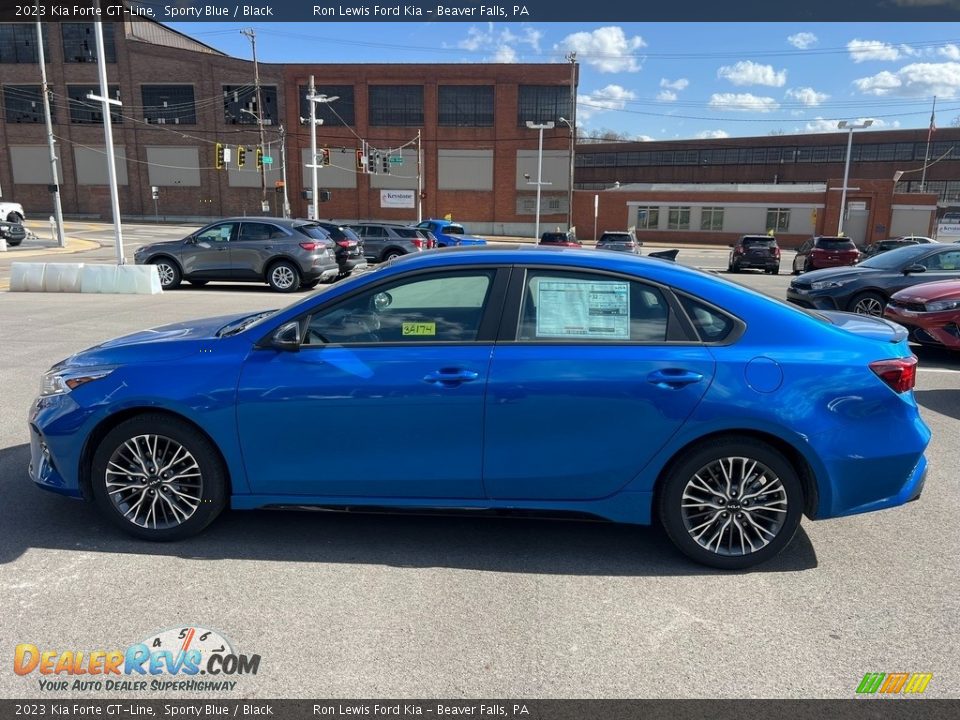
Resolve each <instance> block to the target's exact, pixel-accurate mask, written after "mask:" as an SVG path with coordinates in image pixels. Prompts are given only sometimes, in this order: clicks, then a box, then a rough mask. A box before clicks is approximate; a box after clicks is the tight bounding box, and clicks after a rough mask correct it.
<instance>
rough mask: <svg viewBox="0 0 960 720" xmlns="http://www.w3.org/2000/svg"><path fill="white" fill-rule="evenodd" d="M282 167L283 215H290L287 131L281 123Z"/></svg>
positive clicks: (285, 216)
mask: <svg viewBox="0 0 960 720" xmlns="http://www.w3.org/2000/svg"><path fill="white" fill-rule="evenodd" d="M279 132H280V169H281V170H282V171H283V178H282V179H283V217H284V218H288V217H290V196H289V195H288V194H287V131H286V130H285V129H284V127H283V123H281V124H280V130H279Z"/></svg>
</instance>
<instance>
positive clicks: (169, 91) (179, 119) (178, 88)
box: [140, 85, 197, 125]
mask: <svg viewBox="0 0 960 720" xmlns="http://www.w3.org/2000/svg"><path fill="white" fill-rule="evenodd" d="M140 93H141V97H142V98H143V119H144V120H146V121H147V122H148V123H154V124H157V125H165V124H170V125H196V124H197V107H196V105H195V104H194V99H193V85H143V86H142V87H141V88H140Z"/></svg>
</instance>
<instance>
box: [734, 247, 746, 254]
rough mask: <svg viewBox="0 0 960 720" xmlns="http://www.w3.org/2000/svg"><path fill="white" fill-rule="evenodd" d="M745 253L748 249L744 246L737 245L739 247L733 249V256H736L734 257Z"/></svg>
mask: <svg viewBox="0 0 960 720" xmlns="http://www.w3.org/2000/svg"><path fill="white" fill-rule="evenodd" d="M745 252H746V249H745V248H744V247H743V245H737V246H736V247H735V248H734V249H733V254H734V255H743V254H744V253H745Z"/></svg>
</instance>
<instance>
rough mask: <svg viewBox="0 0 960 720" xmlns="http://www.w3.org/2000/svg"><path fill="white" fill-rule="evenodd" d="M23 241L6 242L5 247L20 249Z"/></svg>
mask: <svg viewBox="0 0 960 720" xmlns="http://www.w3.org/2000/svg"><path fill="white" fill-rule="evenodd" d="M22 242H23V240H7V247H20V243H22Z"/></svg>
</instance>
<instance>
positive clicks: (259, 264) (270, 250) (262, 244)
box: [230, 220, 292, 280]
mask: <svg viewBox="0 0 960 720" xmlns="http://www.w3.org/2000/svg"><path fill="white" fill-rule="evenodd" d="M291 237H292V236H291V235H290V234H289V233H288V232H287V231H286V230H284V229H283V228H281V227H279V226H277V225H274V224H273V223H267V222H248V221H246V220H244V221H243V222H242V223H240V230H239V232H238V233H237V238H236V240H234V241H232V242H231V244H230V264H231V265H232V267H233V275H234V277H236V278H243V279H246V280H254V279H258V278H263V277H264V273H265V271H266V267H267V263H268V262H269V261H270V259H271V258H272V257H274V256H275V255H277V254H278V252H279V248H280V246H281V245H283V244H284V243H285V242H286V241H287V240H288V239H289V238H291Z"/></svg>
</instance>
